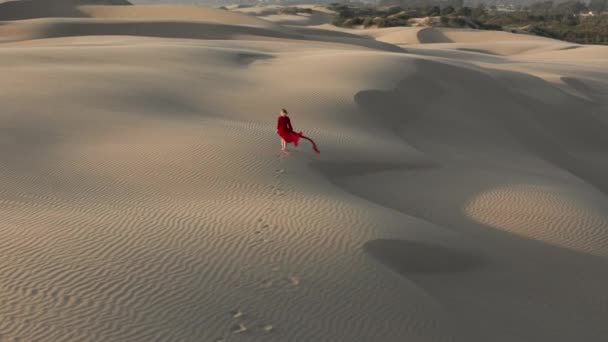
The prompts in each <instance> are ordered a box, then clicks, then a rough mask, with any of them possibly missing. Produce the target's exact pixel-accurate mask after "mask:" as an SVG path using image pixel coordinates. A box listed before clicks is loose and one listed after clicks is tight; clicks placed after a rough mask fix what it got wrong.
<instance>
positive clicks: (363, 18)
mask: <svg viewBox="0 0 608 342" xmlns="http://www.w3.org/2000/svg"><path fill="white" fill-rule="evenodd" d="M383 1H392V2H393V3H394V2H399V3H402V2H404V0H383ZM415 1H425V0H407V1H405V2H406V3H414V2H415ZM431 1H432V3H434V0H431ZM607 2H608V0H591V2H590V3H589V5H586V4H585V3H583V2H581V1H578V0H568V1H565V2H562V3H557V4H556V3H554V2H553V1H541V2H536V3H534V4H532V5H530V6H528V7H521V8H519V9H516V10H514V11H509V12H501V11H499V10H498V9H494V10H491V9H488V8H487V7H485V6H484V5H483V4H481V5H479V6H477V7H475V8H471V7H467V6H462V1H461V0H458V1H456V0H438V1H437V3H440V4H441V5H432V6H429V5H427V3H426V2H425V3H423V4H421V5H420V6H418V7H414V6H410V7H402V6H396V5H391V6H387V7H374V6H370V5H364V4H353V3H350V4H332V5H330V6H329V8H330V9H332V10H334V11H336V12H337V16H336V18H335V20H334V24H335V25H338V26H345V27H358V26H363V27H371V26H375V27H393V26H407V25H408V20H409V19H413V18H424V17H439V18H438V19H439V20H436V21H429V23H430V25H436V26H443V27H465V28H473V29H481V30H505V31H511V32H519V33H529V34H535V35H540V36H545V37H551V38H555V39H562V40H568V41H571V42H576V43H593V44H608V15H596V16H582V15H580V14H581V13H583V12H587V11H589V10H591V11H594V12H598V13H599V12H602V11H605V10H608V3H607ZM457 3H459V4H460V5H457Z"/></svg>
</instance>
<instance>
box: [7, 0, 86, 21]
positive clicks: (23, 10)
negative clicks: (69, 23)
mask: <svg viewBox="0 0 608 342" xmlns="http://www.w3.org/2000/svg"><path fill="white" fill-rule="evenodd" d="M53 17H54V18H88V17H89V16H88V15H86V14H85V13H83V12H82V11H80V10H78V8H76V6H75V5H74V3H73V2H69V1H63V2H61V1H56V2H55V3H53V5H52V6H47V5H46V4H41V2H40V1H34V0H20V1H8V2H4V3H0V20H2V21H11V20H26V19H36V18H53Z"/></svg>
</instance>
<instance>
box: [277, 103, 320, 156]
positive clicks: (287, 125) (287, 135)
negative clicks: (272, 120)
mask: <svg viewBox="0 0 608 342" xmlns="http://www.w3.org/2000/svg"><path fill="white" fill-rule="evenodd" d="M287 114H288V113H287V110H286V109H281V115H280V116H279V120H278V122H277V134H278V135H279V136H280V137H281V151H283V152H286V151H287V143H293V144H294V145H295V146H296V147H297V146H298V142H299V141H300V138H302V139H306V140H308V141H310V142H311V143H312V148H313V149H314V150H315V152H316V153H320V151H319V149H318V148H317V145H316V144H315V142H314V141H312V139H310V138H308V137H306V136H304V135H302V132H294V130H293V127H292V126H291V120H289V116H287Z"/></svg>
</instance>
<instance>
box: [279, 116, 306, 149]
mask: <svg viewBox="0 0 608 342" xmlns="http://www.w3.org/2000/svg"><path fill="white" fill-rule="evenodd" d="M277 134H278V135H279V136H280V137H281V138H283V140H285V142H287V143H293V144H294V145H295V146H298V142H299V141H300V138H301V137H302V132H294V131H293V127H291V120H289V117H288V116H282V115H281V116H279V120H278V122H277Z"/></svg>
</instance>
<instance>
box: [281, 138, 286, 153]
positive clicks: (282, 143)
mask: <svg viewBox="0 0 608 342" xmlns="http://www.w3.org/2000/svg"><path fill="white" fill-rule="evenodd" d="M281 151H287V143H286V142H285V139H281Z"/></svg>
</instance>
